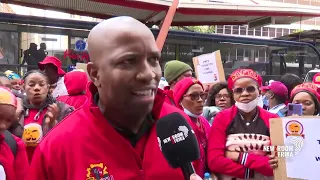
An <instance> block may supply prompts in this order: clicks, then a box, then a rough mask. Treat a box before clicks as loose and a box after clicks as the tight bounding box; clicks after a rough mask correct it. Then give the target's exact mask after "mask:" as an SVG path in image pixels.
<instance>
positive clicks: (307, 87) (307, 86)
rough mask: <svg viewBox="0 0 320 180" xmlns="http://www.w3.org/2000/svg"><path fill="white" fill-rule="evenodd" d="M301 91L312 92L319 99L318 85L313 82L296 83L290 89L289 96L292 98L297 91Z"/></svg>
mask: <svg viewBox="0 0 320 180" xmlns="http://www.w3.org/2000/svg"><path fill="white" fill-rule="evenodd" d="M301 91H306V92H309V93H311V94H313V95H314V96H316V98H318V100H320V94H319V93H318V86H317V85H316V84H313V83H303V84H299V85H297V86H296V87H295V88H293V90H292V91H291V95H290V98H293V97H294V96H295V95H296V94H297V93H299V92H301Z"/></svg>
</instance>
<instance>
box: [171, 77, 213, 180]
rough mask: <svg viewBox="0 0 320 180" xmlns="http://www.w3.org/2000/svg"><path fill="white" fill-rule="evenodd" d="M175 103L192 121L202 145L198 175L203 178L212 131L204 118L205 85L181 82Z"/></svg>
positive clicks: (176, 88) (187, 80) (175, 92)
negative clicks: (210, 132)
mask: <svg viewBox="0 0 320 180" xmlns="http://www.w3.org/2000/svg"><path fill="white" fill-rule="evenodd" d="M173 94H174V101H175V104H176V106H177V107H178V108H180V109H181V110H183V111H184V112H185V113H186V114H187V115H188V116H189V117H190V119H191V121H192V124H191V126H192V129H193V130H194V131H195V134H196V136H197V139H198V142H199V145H200V156H201V157H200V160H199V161H197V162H196V163H199V164H198V166H197V167H198V169H196V171H197V173H198V174H199V175H201V176H203V175H204V173H205V172H206V171H205V170H206V153H205V152H206V148H207V142H208V136H209V131H210V124H209V122H208V121H207V120H206V119H205V118H204V117H203V116H202V113H203V106H204V101H205V100H206V99H207V93H205V92H204V88H203V85H202V83H201V82H200V81H198V80H197V79H194V78H184V79H183V80H180V81H179V82H178V83H177V84H176V86H175V88H174V89H173Z"/></svg>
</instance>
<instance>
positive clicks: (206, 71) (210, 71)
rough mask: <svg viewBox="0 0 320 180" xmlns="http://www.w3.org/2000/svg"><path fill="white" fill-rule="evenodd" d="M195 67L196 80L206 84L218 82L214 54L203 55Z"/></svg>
mask: <svg viewBox="0 0 320 180" xmlns="http://www.w3.org/2000/svg"><path fill="white" fill-rule="evenodd" d="M198 61H199V65H197V67H196V68H197V72H198V79H199V80H200V81H201V82H202V83H204V84H206V83H215V82H218V81H219V72H218V68H217V63H216V54H215V53H210V54H204V55H201V56H199V57H198Z"/></svg>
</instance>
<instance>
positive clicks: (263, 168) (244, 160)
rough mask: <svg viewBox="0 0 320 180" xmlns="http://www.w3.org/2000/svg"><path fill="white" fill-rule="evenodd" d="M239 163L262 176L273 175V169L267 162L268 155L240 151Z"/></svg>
mask: <svg viewBox="0 0 320 180" xmlns="http://www.w3.org/2000/svg"><path fill="white" fill-rule="evenodd" d="M239 163H240V164H241V165H243V166H245V167H247V168H249V169H252V170H254V171H256V172H258V173H260V174H262V175H264V176H273V169H272V168H271V167H270V164H269V157H267V156H261V155H256V154H253V153H247V152H245V153H240V155H239Z"/></svg>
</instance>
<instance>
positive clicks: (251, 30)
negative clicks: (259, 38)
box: [248, 28, 254, 36]
mask: <svg viewBox="0 0 320 180" xmlns="http://www.w3.org/2000/svg"><path fill="white" fill-rule="evenodd" d="M253 30H254V29H253V28H248V36H253Z"/></svg>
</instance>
